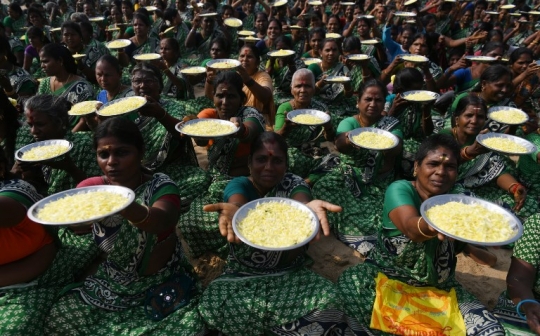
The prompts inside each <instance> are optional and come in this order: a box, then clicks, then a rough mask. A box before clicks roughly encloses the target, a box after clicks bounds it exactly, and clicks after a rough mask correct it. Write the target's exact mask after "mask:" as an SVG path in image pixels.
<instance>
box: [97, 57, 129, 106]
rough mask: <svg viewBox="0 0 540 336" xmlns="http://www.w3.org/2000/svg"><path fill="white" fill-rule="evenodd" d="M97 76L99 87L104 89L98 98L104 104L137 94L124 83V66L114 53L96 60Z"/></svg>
mask: <svg viewBox="0 0 540 336" xmlns="http://www.w3.org/2000/svg"><path fill="white" fill-rule="evenodd" d="M95 76H96V80H97V83H98V85H99V87H100V88H101V89H102V90H101V91H99V93H98V95H97V100H99V101H100V102H101V103H103V104H107V103H108V102H110V101H112V100H115V99H120V98H126V97H131V96H134V95H135V93H134V92H133V89H132V88H131V86H127V85H123V84H122V82H121V79H122V68H121V67H120V63H119V62H118V59H117V58H116V57H114V56H112V55H104V56H101V57H100V59H99V60H98V61H97V62H96V75H95Z"/></svg>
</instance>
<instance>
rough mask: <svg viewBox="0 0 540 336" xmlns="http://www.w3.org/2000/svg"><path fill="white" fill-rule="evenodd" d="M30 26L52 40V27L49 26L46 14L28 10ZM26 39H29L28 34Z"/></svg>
mask: <svg viewBox="0 0 540 336" xmlns="http://www.w3.org/2000/svg"><path fill="white" fill-rule="evenodd" d="M28 25H29V26H33V27H36V28H39V29H41V30H42V31H43V33H44V34H45V37H46V38H47V39H49V40H50V39H51V27H50V26H49V25H48V21H47V18H46V17H45V13H44V12H41V11H40V10H39V9H36V8H30V9H28ZM26 38H27V39H28V38H29V37H28V34H26Z"/></svg>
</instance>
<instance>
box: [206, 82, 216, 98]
mask: <svg viewBox="0 0 540 336" xmlns="http://www.w3.org/2000/svg"><path fill="white" fill-rule="evenodd" d="M204 95H205V96H206V98H208V99H212V100H213V99H214V84H212V83H210V82H209V81H208V79H207V80H206V81H205V83H204Z"/></svg>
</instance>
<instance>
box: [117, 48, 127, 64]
mask: <svg viewBox="0 0 540 336" xmlns="http://www.w3.org/2000/svg"><path fill="white" fill-rule="evenodd" d="M118 61H119V63H120V65H121V66H123V67H127V66H129V56H128V55H127V54H126V53H125V52H123V51H119V52H118Z"/></svg>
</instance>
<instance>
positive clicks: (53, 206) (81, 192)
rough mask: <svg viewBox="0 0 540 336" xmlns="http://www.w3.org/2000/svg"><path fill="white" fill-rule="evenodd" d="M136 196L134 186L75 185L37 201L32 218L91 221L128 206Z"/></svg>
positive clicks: (70, 222) (50, 221)
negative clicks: (79, 186) (132, 188)
mask: <svg viewBox="0 0 540 336" xmlns="http://www.w3.org/2000/svg"><path fill="white" fill-rule="evenodd" d="M134 199H135V193H134V192H133V190H131V189H129V188H125V187H120V186H112V185H101V186H91V187H83V188H75V189H70V190H66V191H62V192H59V193H57V194H54V195H51V196H49V197H46V198H44V199H42V200H41V201H39V202H37V203H35V204H34V205H33V206H32V207H30V209H28V218H30V219H31V220H32V221H34V222H36V223H40V224H44V225H74V224H82V223H91V222H94V221H97V220H100V219H102V218H105V217H108V216H110V215H113V214H115V213H118V212H120V211H122V210H124V209H125V208H126V207H127V206H128V205H130V204H131V203H132V202H133V200H134Z"/></svg>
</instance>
